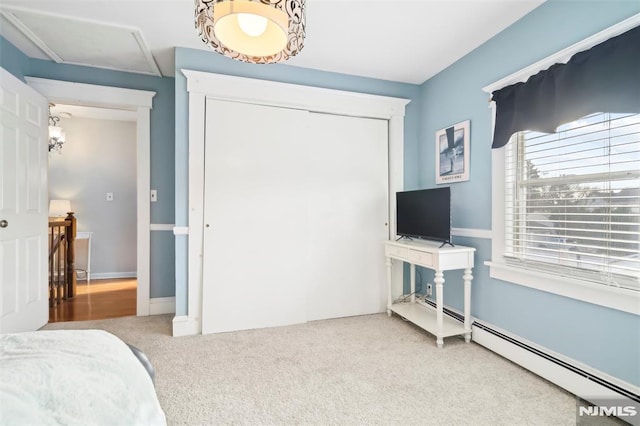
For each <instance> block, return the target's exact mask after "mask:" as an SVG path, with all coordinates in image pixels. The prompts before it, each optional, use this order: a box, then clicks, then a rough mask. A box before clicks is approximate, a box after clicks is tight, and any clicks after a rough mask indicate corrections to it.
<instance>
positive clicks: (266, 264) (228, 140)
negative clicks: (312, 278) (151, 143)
mask: <svg viewBox="0 0 640 426" xmlns="http://www.w3.org/2000/svg"><path fill="white" fill-rule="evenodd" d="M307 117H308V113H307V112H306V111H300V110H292V109H285V108H275V107H268V106H261V105H250V104H242V103H237V102H224V101H215V100H207V103H206V137H205V179H204V182H205V189H204V191H205V192H204V195H205V196H204V199H205V205H204V250H203V256H204V258H203V271H202V273H203V288H202V300H203V303H202V304H203V307H202V332H203V333H216V332H224V331H232V330H245V329H253V328H261V327H273V326H279V325H287V324H295V323H301V322H305V321H306V305H305V303H306V302H305V301H306V293H305V285H304V280H305V278H306V273H307V271H308V267H307V243H306V240H305V236H306V235H307V234H308V230H307V228H308V217H307V199H306V185H307V179H306V172H307V164H306V160H305V159H306V158H307V154H306V149H307V147H306V144H305V143H303V142H304V137H303V135H305V134H306V133H307Z"/></svg>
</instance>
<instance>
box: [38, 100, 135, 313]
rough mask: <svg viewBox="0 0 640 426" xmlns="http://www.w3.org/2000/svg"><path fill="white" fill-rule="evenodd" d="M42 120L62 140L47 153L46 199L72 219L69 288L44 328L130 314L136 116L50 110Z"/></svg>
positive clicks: (117, 112)
mask: <svg viewBox="0 0 640 426" xmlns="http://www.w3.org/2000/svg"><path fill="white" fill-rule="evenodd" d="M50 114H51V117H53V118H54V121H56V124H57V126H59V127H60V128H61V129H63V130H64V132H65V135H66V141H65V143H64V144H63V145H62V146H60V148H59V149H55V148H54V149H53V150H51V151H50V153H49V168H48V172H49V179H48V181H49V198H50V199H51V200H62V201H63V204H65V203H66V205H67V206H69V207H68V208H70V209H71V211H73V212H74V216H75V218H76V224H77V235H76V240H75V242H74V247H75V274H76V277H77V288H76V295H75V297H73V298H71V299H67V300H64V301H62V303H58V304H55V305H54V306H52V307H50V309H49V322H61V321H78V320H92V319H108V318H117V317H121V316H131V315H136V291H137V280H136V271H137V264H136V252H137V250H136V200H137V193H136V192H137V189H136V184H137V182H136V119H137V117H136V113H135V112H134V111H127V110H119V109H112V108H97V107H86V106H79V105H70V104H51V105H50ZM57 203H58V202H57V201H53V202H52V203H51V204H52V206H53V207H54V210H52V211H50V216H54V215H56V214H60V212H57V211H55V206H56V204H57ZM62 214H63V215H66V213H62Z"/></svg>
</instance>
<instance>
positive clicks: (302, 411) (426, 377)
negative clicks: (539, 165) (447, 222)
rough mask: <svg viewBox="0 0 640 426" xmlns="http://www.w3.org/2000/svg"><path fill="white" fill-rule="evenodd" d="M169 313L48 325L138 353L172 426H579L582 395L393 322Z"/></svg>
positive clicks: (475, 349)
mask: <svg viewBox="0 0 640 426" xmlns="http://www.w3.org/2000/svg"><path fill="white" fill-rule="evenodd" d="M171 318H172V316H170V315H161V316H153V317H141V318H136V317H126V318H118V319H112V320H100V321H86V322H74V323H56V324H48V325H47V326H45V328H46V329H63V328H64V329H68V328H79V329H83V328H100V329H104V330H108V331H110V332H112V333H114V334H116V335H117V336H119V337H121V338H122V339H123V340H125V341H126V342H128V343H131V344H133V345H135V346H137V347H139V348H140V349H142V350H143V351H144V352H145V353H146V354H147V355H148V356H149V358H150V359H151V362H152V363H153V364H154V366H155V368H156V388H157V392H158V397H159V399H160V403H161V404H162V406H163V408H164V410H165V413H166V415H167V421H168V423H169V424H170V425H178V424H188V425H205V424H207V425H226V424H238V425H262V424H265V425H301V424H303V425H373V424H379V425H414V424H415V425H525V424H526V425H574V424H575V422H576V398H575V397H574V396H573V395H571V394H569V393H567V392H565V391H563V390H562V389H560V388H558V387H556V386H555V385H553V384H551V383H549V382H547V381H545V380H543V379H541V378H539V377H537V376H535V375H533V374H531V373H529V372H528V371H526V370H524V369H522V368H520V367H519V366H517V365H515V364H512V363H511V362H509V361H507V360H505V359H503V358H501V357H499V356H497V355H495V354H494V353H492V352H490V351H488V350H486V349H484V348H483V347H481V346H479V345H477V344H475V343H470V344H467V343H465V342H464V340H463V339H458V338H447V339H445V345H444V348H443V349H437V348H436V347H435V338H434V337H433V336H432V335H430V334H428V333H426V332H424V331H422V330H420V329H418V328H416V327H415V326H413V325H412V324H410V323H407V322H404V321H403V320H402V319H400V318H398V317H395V316H394V317H393V318H387V316H386V315H384V314H380V315H368V316H360V317H352V318H342V319H335V320H327V321H316V322H311V323H307V324H302V325H294V326H288V327H279V328H269V329H261V330H250V331H241V332H233V333H224V334H216V335H206V336H189V337H179V338H174V337H171Z"/></svg>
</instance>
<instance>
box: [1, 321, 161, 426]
mask: <svg viewBox="0 0 640 426" xmlns="http://www.w3.org/2000/svg"><path fill="white" fill-rule="evenodd" d="M0 424H1V425H54V424H65V425H164V424H166V421H165V416H164V412H163V411H162V409H161V408H160V403H159V402H158V398H157V396H156V392H155V389H154V386H153V382H152V381H151V378H150V377H149V375H148V374H147V371H146V370H145V368H144V367H143V366H142V364H141V363H140V362H139V361H138V359H137V358H136V357H135V355H134V354H133V353H132V352H131V350H130V349H129V347H128V346H127V345H126V344H125V343H124V342H123V341H122V340H120V339H119V338H117V337H116V336H114V335H112V334H110V333H108V332H106V331H102V330H56V331H34V332H28V333H16V334H4V335H0Z"/></svg>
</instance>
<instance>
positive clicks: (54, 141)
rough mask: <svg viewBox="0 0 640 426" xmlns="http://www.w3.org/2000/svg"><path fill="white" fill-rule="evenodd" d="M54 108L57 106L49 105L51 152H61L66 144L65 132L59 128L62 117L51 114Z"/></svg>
mask: <svg viewBox="0 0 640 426" xmlns="http://www.w3.org/2000/svg"><path fill="white" fill-rule="evenodd" d="M54 106H56V105H55V104H49V152H52V151H60V150H61V149H62V145H63V144H64V143H65V142H66V139H65V137H66V135H65V133H64V130H63V129H62V127H60V126H58V121H60V117H57V116H55V115H52V114H51V107H54Z"/></svg>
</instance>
